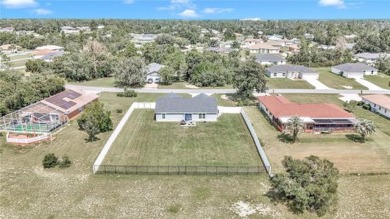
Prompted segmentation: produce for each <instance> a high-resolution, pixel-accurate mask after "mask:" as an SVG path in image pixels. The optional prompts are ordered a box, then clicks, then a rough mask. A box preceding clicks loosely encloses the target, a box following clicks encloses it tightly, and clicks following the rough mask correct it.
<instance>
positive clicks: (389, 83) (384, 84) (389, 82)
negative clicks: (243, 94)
mask: <svg viewBox="0 0 390 219" xmlns="http://www.w3.org/2000/svg"><path fill="white" fill-rule="evenodd" d="M364 78H365V79H366V80H367V81H369V82H371V83H373V84H376V85H378V86H379V87H381V88H384V89H390V75H385V74H382V73H379V74H378V75H366V76H364Z"/></svg>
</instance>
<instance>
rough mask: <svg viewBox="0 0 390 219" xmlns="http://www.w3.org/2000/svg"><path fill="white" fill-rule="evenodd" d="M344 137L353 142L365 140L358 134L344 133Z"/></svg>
mask: <svg viewBox="0 0 390 219" xmlns="http://www.w3.org/2000/svg"><path fill="white" fill-rule="evenodd" d="M345 137H346V138H348V139H349V140H351V141H354V142H359V143H364V142H365V141H363V139H362V137H361V136H360V135H356V134H346V135H345Z"/></svg>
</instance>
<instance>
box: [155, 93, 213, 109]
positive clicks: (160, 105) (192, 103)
mask: <svg viewBox="0 0 390 219" xmlns="http://www.w3.org/2000/svg"><path fill="white" fill-rule="evenodd" d="M154 112H155V113H218V106H217V99H215V97H209V96H207V95H206V94H199V95H197V96H195V97H193V98H184V97H182V96H179V95H177V94H173V93H172V94H168V95H166V96H163V97H160V98H158V99H157V101H156V108H155V110H154Z"/></svg>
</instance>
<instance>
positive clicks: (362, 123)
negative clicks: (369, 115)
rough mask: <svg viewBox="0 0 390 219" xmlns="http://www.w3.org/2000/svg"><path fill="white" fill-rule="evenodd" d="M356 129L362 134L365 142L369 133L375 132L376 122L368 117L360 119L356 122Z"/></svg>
mask: <svg viewBox="0 0 390 219" xmlns="http://www.w3.org/2000/svg"><path fill="white" fill-rule="evenodd" d="M355 131H356V132H357V133H359V134H360V136H361V140H362V141H363V142H364V141H366V137H367V135H369V134H372V133H374V132H375V125H374V122H373V121H371V120H368V119H360V120H359V122H357V123H356V124H355Z"/></svg>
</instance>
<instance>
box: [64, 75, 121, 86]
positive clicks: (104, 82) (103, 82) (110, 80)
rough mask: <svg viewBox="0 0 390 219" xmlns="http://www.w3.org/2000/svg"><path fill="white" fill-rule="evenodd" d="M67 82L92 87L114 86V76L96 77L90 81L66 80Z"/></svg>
mask: <svg viewBox="0 0 390 219" xmlns="http://www.w3.org/2000/svg"><path fill="white" fill-rule="evenodd" d="M67 84H72V85H80V86H92V87H115V78H114V77H106V78H98V79H94V80H90V81H81V82H77V81H68V82H67Z"/></svg>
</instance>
